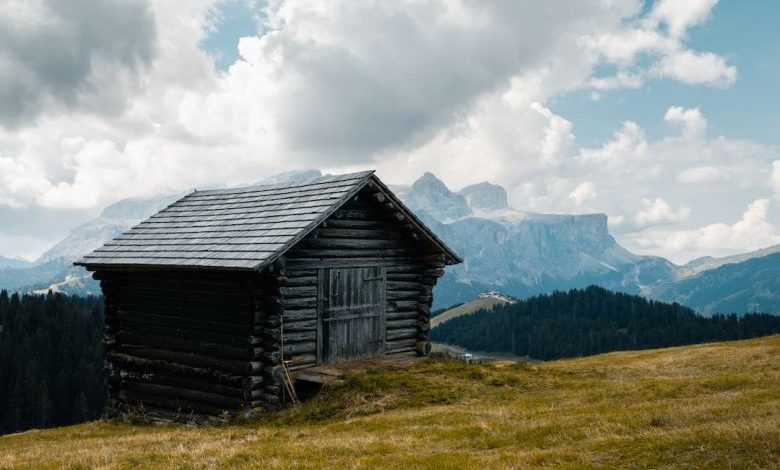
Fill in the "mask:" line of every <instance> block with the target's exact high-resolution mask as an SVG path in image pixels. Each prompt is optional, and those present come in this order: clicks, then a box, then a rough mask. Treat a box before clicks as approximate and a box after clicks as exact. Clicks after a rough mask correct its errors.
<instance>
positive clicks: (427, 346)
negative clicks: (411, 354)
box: [414, 341, 431, 356]
mask: <svg viewBox="0 0 780 470" xmlns="http://www.w3.org/2000/svg"><path fill="white" fill-rule="evenodd" d="M414 350H415V352H416V353H417V355H418V356H427V355H428V354H429V353H430V352H431V343H430V342H429V341H417V342H416V343H415V345H414Z"/></svg>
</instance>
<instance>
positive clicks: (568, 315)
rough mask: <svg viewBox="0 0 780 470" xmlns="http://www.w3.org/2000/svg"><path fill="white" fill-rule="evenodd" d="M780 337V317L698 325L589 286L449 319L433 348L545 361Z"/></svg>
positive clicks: (662, 307)
mask: <svg viewBox="0 0 780 470" xmlns="http://www.w3.org/2000/svg"><path fill="white" fill-rule="evenodd" d="M779 332H780V316H775V315H769V314H758V313H752V314H746V315H742V316H738V315H736V314H731V315H714V316H712V317H703V316H700V315H698V314H696V313H695V312H694V311H693V310H691V309H689V308H687V307H684V306H682V305H679V304H676V303H674V304H667V303H663V302H656V301H651V300H647V299H645V298H644V297H640V296H636V295H629V294H620V293H615V292H611V291H608V290H606V289H603V288H601V287H596V286H591V287H588V288H586V289H574V290H570V291H568V292H554V293H552V294H548V295H539V296H535V297H531V298H529V299H526V300H522V301H519V302H517V303H515V304H512V305H505V306H499V307H496V308H495V309H493V310H487V311H486V310H481V311H478V312H475V313H473V314H471V315H465V316H462V317H458V318H454V319H452V320H449V321H447V322H446V323H442V324H441V325H439V326H437V327H436V328H434V329H433V330H432V331H431V340H433V341H439V342H443V343H449V344H455V345H458V346H462V347H464V348H467V349H469V350H472V351H486V352H497V353H507V354H514V355H518V356H529V357H531V358H534V359H541V360H549V359H560V358H565V357H578V356H587V355H591V354H599V353H603V352H609V351H619V350H630V349H649V348H662V347H669V346H681V345H685V344H694V343H703V342H710V341H726V340H736V339H746V338H753V337H756V336H764V335H769V334H774V333H779Z"/></svg>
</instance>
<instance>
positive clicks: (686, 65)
mask: <svg viewBox="0 0 780 470" xmlns="http://www.w3.org/2000/svg"><path fill="white" fill-rule="evenodd" d="M653 72H654V73H655V74H656V75H658V76H662V77H669V78H673V79H675V80H677V81H680V82H683V83H687V84H689V85H703V84H710V85H714V86H721V87H725V86H728V85H731V84H733V83H734V82H736V81H737V68H736V67H734V66H733V65H728V64H727V63H726V60H725V59H724V58H723V57H720V56H718V55H716V54H713V53H711V52H695V51H690V50H682V51H675V52H673V53H671V54H669V55H667V56H665V57H663V58H662V59H661V60H660V62H658V64H657V65H656V66H655V67H654V68H653Z"/></svg>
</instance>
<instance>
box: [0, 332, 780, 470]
mask: <svg viewBox="0 0 780 470" xmlns="http://www.w3.org/2000/svg"><path fill="white" fill-rule="evenodd" d="M778 359H780V336H772V337H768V338H760V339H755V340H748V341H739V342H729V343H718V344H708V345H697V346H688V347H681V348H671V349H662V350H652V351H641V352H620V353H611V354H604V355H600V356H594V357H589V358H582V359H575V360H563V361H554V362H548V363H538V364H504V365H466V364H462V363H457V362H434V361H424V362H421V363H419V364H417V365H414V366H412V367H411V368H410V369H405V370H371V371H368V372H365V373H360V374H357V375H353V376H350V377H348V378H347V380H346V381H345V382H344V383H343V384H339V385H335V386H332V387H330V388H328V389H327V390H326V391H324V392H323V393H321V394H320V395H318V396H317V397H316V398H314V399H313V400H311V401H308V402H307V403H305V404H303V405H302V406H299V407H296V408H293V409H289V410H286V411H283V412H281V413H278V414H275V415H272V416H264V417H258V418H253V419H246V420H243V421H236V422H234V423H229V424H224V425H212V426H201V427H193V426H185V425H164V426H159V425H157V426H156V425H138V424H129V423H122V422H93V423H86V424H82V425H77V426H71V427H66V428H59V429H51V430H42V431H29V432H25V433H20V434H16V435H10V436H5V437H0V467H3V468H4V467H21V468H63V467H65V468H96V467H97V468H224V467H237V468H258V467H268V468H343V467H348V468H355V467H358V468H361V467H368V468H373V467H390V468H528V467H555V468H605V467H606V468H613V467H623V468H772V467H775V468H777V467H780V361H779V360H778Z"/></svg>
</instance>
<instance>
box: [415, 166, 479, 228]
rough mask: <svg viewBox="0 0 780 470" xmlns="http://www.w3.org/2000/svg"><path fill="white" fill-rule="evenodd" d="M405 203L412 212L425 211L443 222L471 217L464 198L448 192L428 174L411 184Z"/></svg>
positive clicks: (442, 184)
mask: <svg viewBox="0 0 780 470" xmlns="http://www.w3.org/2000/svg"><path fill="white" fill-rule="evenodd" d="M406 203H407V204H408V206H409V208H411V209H412V210H414V211H425V212H427V213H429V214H430V215H431V216H432V217H434V218H435V219H437V220H440V221H443V222H444V221H451V220H457V219H460V218H462V217H466V216H468V215H471V209H469V206H468V204H467V203H466V198H465V197H464V196H463V195H461V194H457V193H454V192H452V191H450V190H449V188H447V186H446V185H445V184H444V182H443V181H441V180H440V179H439V178H437V177H436V176H434V175H433V174H432V173H428V172H426V173H424V174H423V175H422V176H421V177H420V178H419V179H417V181H415V182H414V184H412V187H411V189H410V190H409V192H408V193H407V195H406Z"/></svg>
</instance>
